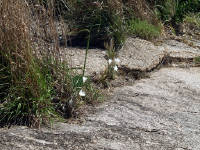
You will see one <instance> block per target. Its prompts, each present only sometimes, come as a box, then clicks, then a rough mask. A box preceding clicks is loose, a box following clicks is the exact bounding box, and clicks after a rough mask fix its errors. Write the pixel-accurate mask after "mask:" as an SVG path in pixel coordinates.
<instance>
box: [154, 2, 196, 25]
mask: <svg viewBox="0 0 200 150" xmlns="http://www.w3.org/2000/svg"><path fill="white" fill-rule="evenodd" d="M199 10H200V1H199V0H166V1H163V0H158V1H156V12H157V15H158V17H159V18H160V19H161V20H163V21H164V22H172V23H179V22H182V21H183V18H184V16H185V15H186V14H188V13H195V12H199Z"/></svg>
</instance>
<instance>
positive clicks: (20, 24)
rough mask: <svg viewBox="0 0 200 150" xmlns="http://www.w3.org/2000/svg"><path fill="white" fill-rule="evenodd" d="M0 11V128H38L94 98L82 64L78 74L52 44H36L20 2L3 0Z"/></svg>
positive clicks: (26, 10) (97, 94)
mask: <svg viewBox="0 0 200 150" xmlns="http://www.w3.org/2000/svg"><path fill="white" fill-rule="evenodd" d="M52 10H53V9H52ZM0 12H1V14H2V15H1V16H0V75H1V76H0V95H1V97H0V126H5V125H12V124H17V125H27V126H35V127H39V126H40V125H41V124H47V123H51V122H52V121H53V120H55V119H58V118H61V117H64V118H68V117H72V116H73V115H74V112H75V111H76V109H77V108H79V106H81V105H82V104H86V103H93V102H94V101H97V100H99V98H100V92H99V91H98V90H97V89H96V88H94V86H93V85H92V83H91V81H90V79H89V78H87V77H85V76H84V70H85V64H86V63H85V64H83V66H84V67H83V69H82V70H83V73H82V74H78V73H76V70H74V69H72V68H70V67H69V66H68V64H67V63H66V62H64V61H62V59H61V56H60V55H58V53H59V49H57V47H58V45H56V43H55V45H54V48H55V49H53V50H52V51H51V52H49V51H47V52H44V51H43V49H36V48H35V44H34V42H33V40H32V39H33V38H37V37H33V36H32V34H30V33H32V32H33V31H32V30H31V29H32V28H31V24H30V23H31V22H32V20H31V15H30V14H31V10H30V8H29V7H28V6H27V5H26V3H25V2H24V1H23V2H22V1H21V0H2V4H1V5H0ZM52 14H53V13H52ZM48 17H50V18H51V17H53V16H48ZM51 25H52V26H53V23H52V24H51ZM35 28H39V27H37V26H36V27H35ZM36 31H37V29H36ZM55 38H56V37H55ZM35 40H36V39H35ZM39 40H40V39H38V41H39ZM88 43H89V41H88ZM88 47H89V45H88V46H87V50H88ZM38 54H39V55H38ZM86 59H87V55H86ZM86 59H85V60H86ZM85 62H86V61H85Z"/></svg>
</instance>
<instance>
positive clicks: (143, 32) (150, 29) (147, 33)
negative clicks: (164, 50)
mask: <svg viewBox="0 0 200 150" xmlns="http://www.w3.org/2000/svg"><path fill="white" fill-rule="evenodd" d="M128 29H129V31H130V32H129V33H130V34H134V35H136V36H138V37H140V38H143V39H147V40H151V39H154V38H157V37H158V36H159V35H160V33H161V28H160V27H158V26H154V25H152V24H150V23H148V22H147V21H141V20H138V19H132V20H129V21H128Z"/></svg>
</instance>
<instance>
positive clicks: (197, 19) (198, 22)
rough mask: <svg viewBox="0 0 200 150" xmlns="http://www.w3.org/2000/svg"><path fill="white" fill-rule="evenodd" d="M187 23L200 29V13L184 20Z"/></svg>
mask: <svg viewBox="0 0 200 150" xmlns="http://www.w3.org/2000/svg"><path fill="white" fill-rule="evenodd" d="M184 22H185V23H189V24H192V25H195V26H196V27H198V28H200V13H197V14H191V13H190V14H188V15H186V16H185V18H184Z"/></svg>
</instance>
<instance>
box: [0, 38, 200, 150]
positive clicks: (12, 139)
mask: <svg viewBox="0 0 200 150" xmlns="http://www.w3.org/2000/svg"><path fill="white" fill-rule="evenodd" d="M199 45H200V41H198V40H182V39H179V38H177V39H173V40H172V39H170V40H164V41H162V42H159V43H157V44H155V43H154V44H153V43H151V42H148V41H145V40H141V39H137V38H129V39H128V40H127V42H126V43H125V45H124V47H123V48H122V49H121V50H120V51H119V53H118V57H119V58H120V60H121V64H120V66H119V67H120V70H121V71H124V70H126V71H128V72H134V71H139V72H151V73H150V76H149V77H148V78H143V79H140V80H137V81H134V82H133V83H131V84H129V86H127V85H122V86H119V87H116V88H114V89H113V92H112V93H111V96H110V98H109V99H108V100H106V102H104V103H103V104H101V105H99V106H97V107H95V108H94V110H93V111H92V113H91V112H90V113H87V114H86V115H85V116H84V117H83V119H84V122H83V123H82V124H81V125H78V124H67V123H57V124H55V126H54V127H53V128H52V129H50V128H41V129H40V130H38V129H30V128H27V127H22V126H20V127H19V126H16V127H11V128H9V129H7V128H1V129H0V148H1V149H2V150H11V149H15V150H18V149H19V150H24V149H27V150H36V149H46V150H51V149H52V150H53V149H58V150H62V149H63V150H64V149H66V150H76V149H77V150H95V149H96V150H100V149H105V150H122V149H123V150H199V149H200V117H199V115H200V68H198V67H197V66H198V65H199V64H198V63H194V59H195V57H198V56H200V46H199ZM63 52H65V54H66V55H67V56H69V54H70V59H71V64H72V66H74V67H76V66H81V64H83V62H82V61H84V54H85V51H84V50H81V49H74V50H73V49H69V48H68V49H65V48H63ZM106 59H107V58H106V53H105V51H103V50H97V49H96V50H89V55H88V60H87V61H88V64H87V74H88V75H92V74H93V73H94V72H96V73H100V72H101V71H103V70H104V69H105V67H106V65H107V60H106ZM161 64H165V65H163V66H162V67H161V69H155V68H158V66H160V65H161Z"/></svg>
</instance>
